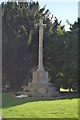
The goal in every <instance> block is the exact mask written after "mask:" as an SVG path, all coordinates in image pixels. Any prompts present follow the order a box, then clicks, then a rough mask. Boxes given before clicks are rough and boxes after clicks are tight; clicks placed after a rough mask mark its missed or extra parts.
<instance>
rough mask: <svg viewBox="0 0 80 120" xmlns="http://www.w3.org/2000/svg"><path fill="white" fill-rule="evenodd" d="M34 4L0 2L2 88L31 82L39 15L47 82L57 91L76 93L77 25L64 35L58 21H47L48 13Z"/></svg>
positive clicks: (36, 54)
mask: <svg viewBox="0 0 80 120" xmlns="http://www.w3.org/2000/svg"><path fill="white" fill-rule="evenodd" d="M45 7H46V6H44V7H43V8H42V9H40V10H39V3H38V2H26V3H24V2H23V3H22V2H18V4H17V3H16V2H14V3H12V2H8V3H3V7H2V11H3V17H2V20H3V22H2V24H3V25H2V29H3V33H2V38H3V40H2V45H3V48H2V51H3V54H2V57H3V69H2V71H3V86H5V84H10V86H11V88H21V86H22V85H23V84H25V83H26V84H28V82H29V81H31V80H32V71H33V70H36V69H37V63H38V28H37V29H36V23H38V22H39V18H40V16H41V15H42V16H43V21H44V23H45V24H47V26H46V28H44V38H43V39H44V49H43V50H44V68H45V70H47V71H48V72H49V81H50V82H52V83H53V84H55V85H56V87H57V89H58V90H59V89H60V87H63V88H69V89H70V88H73V89H74V90H77V73H78V66H77V65H78V63H77V57H78V55H77V48H78V22H75V23H74V25H71V24H70V23H69V22H68V23H69V25H70V31H69V32H65V28H64V26H61V21H60V22H59V21H58V19H57V18H56V17H55V20H54V23H53V22H52V21H51V20H50V19H49V15H50V12H49V10H45Z"/></svg>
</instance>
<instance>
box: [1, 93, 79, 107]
mask: <svg viewBox="0 0 80 120" xmlns="http://www.w3.org/2000/svg"><path fill="white" fill-rule="evenodd" d="M61 95H62V96H64V97H63V98H58V99H56V98H55V99H53V98H43V97H42V98H32V97H28V98H16V97H15V96H14V93H3V94H2V108H7V107H13V106H17V105H21V104H25V103H28V102H36V101H52V100H64V99H70V100H71V99H74V98H76V99H78V95H77V94H73V93H70V94H68V93H66V94H65V93H61Z"/></svg>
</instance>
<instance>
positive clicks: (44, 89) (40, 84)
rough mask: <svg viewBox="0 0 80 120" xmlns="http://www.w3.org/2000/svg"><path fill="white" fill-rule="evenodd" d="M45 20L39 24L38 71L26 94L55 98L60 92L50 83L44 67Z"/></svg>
mask: <svg viewBox="0 0 80 120" xmlns="http://www.w3.org/2000/svg"><path fill="white" fill-rule="evenodd" d="M43 26H44V24H43V19H42V18H41V19H40V23H39V61H38V69H37V71H34V72H33V79H32V83H31V84H29V86H26V87H25V88H24V94H26V95H29V96H32V97H55V96H58V94H59V92H57V91H56V89H55V87H52V85H50V84H49V82H48V72H47V71H44V67H43Z"/></svg>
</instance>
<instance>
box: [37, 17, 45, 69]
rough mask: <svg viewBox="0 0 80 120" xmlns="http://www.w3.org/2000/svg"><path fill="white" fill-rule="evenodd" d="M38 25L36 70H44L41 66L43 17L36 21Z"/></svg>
mask: <svg viewBox="0 0 80 120" xmlns="http://www.w3.org/2000/svg"><path fill="white" fill-rule="evenodd" d="M38 26H39V58H38V69H37V71H44V67H43V26H46V24H43V18H40V22H39V23H38Z"/></svg>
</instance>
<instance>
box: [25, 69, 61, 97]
mask: <svg viewBox="0 0 80 120" xmlns="http://www.w3.org/2000/svg"><path fill="white" fill-rule="evenodd" d="M23 94H26V95H29V96H32V97H56V96H58V95H59V92H58V91H56V89H55V87H52V86H51V85H50V84H49V82H48V72H46V71H35V72H33V80H32V83H31V84H29V86H26V87H25V88H24V89H23Z"/></svg>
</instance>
